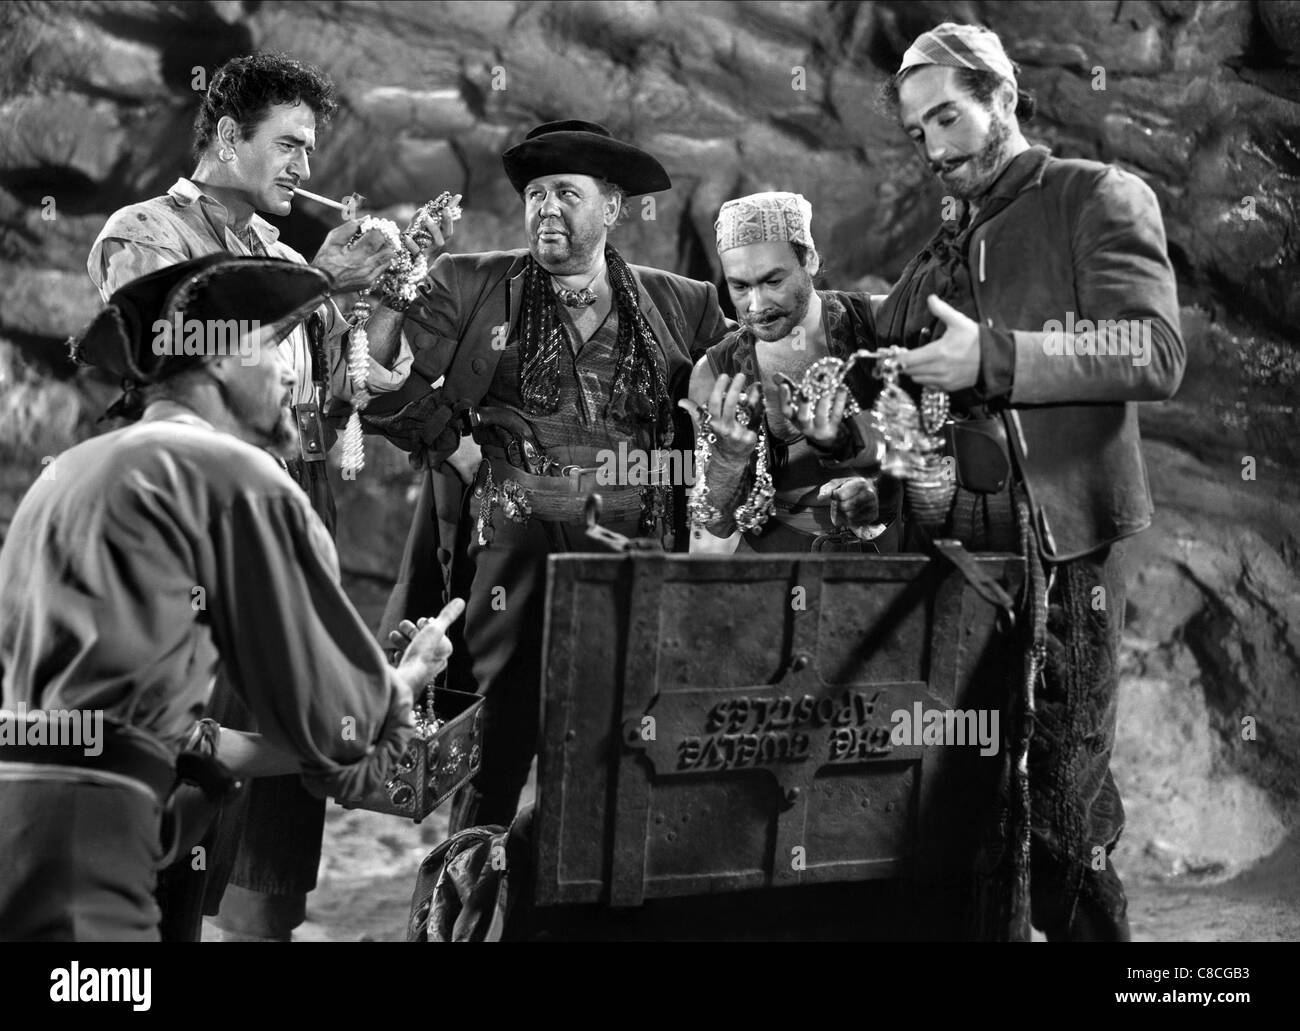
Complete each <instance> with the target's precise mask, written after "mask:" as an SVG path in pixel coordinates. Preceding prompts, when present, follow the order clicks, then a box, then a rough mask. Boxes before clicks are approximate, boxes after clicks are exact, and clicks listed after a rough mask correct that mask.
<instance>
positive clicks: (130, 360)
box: [71, 254, 330, 386]
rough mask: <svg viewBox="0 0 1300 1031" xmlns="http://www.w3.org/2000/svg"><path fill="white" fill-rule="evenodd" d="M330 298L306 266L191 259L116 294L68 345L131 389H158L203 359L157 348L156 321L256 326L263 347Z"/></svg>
mask: <svg viewBox="0 0 1300 1031" xmlns="http://www.w3.org/2000/svg"><path fill="white" fill-rule="evenodd" d="M329 292H330V280H329V277H328V276H326V275H325V273H323V272H321V271H320V270H318V269H315V268H312V267H311V266H310V265H297V264H294V263H293V262H291V261H284V260H282V259H280V258H260V257H258V258H237V257H232V256H230V255H228V254H210V255H207V256H206V257H202V258H194V259H192V260H190V261H183V262H181V263H180V264H179V265H171V266H169V267H168V268H165V269H160V270H159V271H157V272H151V273H150V274H149V275H146V276H141V277H140V278H139V279H135V280H132V281H131V282H130V283H127V284H126V285H125V286H124V287H122V288H121V289H119V290H117V291H116V292H115V293H114V294H113V296H112V297H110V298H109V299H108V305H107V306H106V307H105V308H104V310H103V311H101V312H100V313H99V314H98V315H96V316H95V318H94V320H93V321H92V322H91V323H90V325H89V326H87V327H86V329H85V330H84V331H83V332H82V333H81V335H80V336H79V337H77V338H75V339H74V340H72V341H71V352H72V357H73V358H74V359H75V360H77V361H81V362H85V363H86V364H88V365H94V366H96V367H97V368H101V369H104V370H105V371H106V372H108V373H110V374H112V375H114V376H117V377H120V378H121V379H123V380H125V381H129V383H130V384H132V385H135V386H141V385H145V384H149V383H157V382H158V381H159V380H162V379H166V378H167V377H168V376H170V375H172V374H174V373H177V372H180V371H181V370H182V369H184V368H187V367H191V366H194V365H197V364H199V363H201V362H203V361H205V360H207V359H208V357H209V356H207V355H194V354H183V353H176V352H177V351H178V350H180V349H179V348H172V347H168V348H158V347H155V346H154V342H155V341H156V340H157V338H158V337H159V335H160V334H159V333H158V332H157V330H156V329H155V327H156V326H158V324H159V322H160V321H161V322H162V323H164V324H166V325H168V326H170V325H171V323H172V322H173V320H174V319H175V318H176V316H177V315H180V316H182V317H183V318H184V319H185V320H190V319H197V320H200V321H208V320H214V321H215V320H221V321H223V322H224V321H227V320H232V319H233V320H236V321H240V322H244V323H245V324H247V323H251V322H256V323H259V324H260V325H261V326H264V327H268V328H269V327H275V328H276V338H275V339H274V340H270V341H268V340H267V339H265V338H263V339H262V340H261V341H260V343H261V345H262V346H268V345H273V344H274V343H278V341H279V340H282V339H283V338H284V337H285V336H287V335H288V334H289V332H290V331H291V330H292V329H293V327H294V326H295V325H296V324H297V323H298V322H299V321H301V320H302V319H303V318H305V317H306V316H307V315H308V313H310V312H311V311H312V310H313V309H314V308H315V307H316V306H317V305H319V304H320V303H321V301H323V300H324V299H325V298H326V297H327V296H328V295H329ZM164 332H166V330H164ZM160 350H161V351H163V353H162V354H159V353H158V352H159V351H160Z"/></svg>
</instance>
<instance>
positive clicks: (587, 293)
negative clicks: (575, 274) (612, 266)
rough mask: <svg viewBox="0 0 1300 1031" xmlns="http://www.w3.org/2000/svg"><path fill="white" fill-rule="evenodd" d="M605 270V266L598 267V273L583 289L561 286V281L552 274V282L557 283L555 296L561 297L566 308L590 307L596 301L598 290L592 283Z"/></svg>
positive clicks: (560, 299)
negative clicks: (593, 287) (592, 286)
mask: <svg viewBox="0 0 1300 1031" xmlns="http://www.w3.org/2000/svg"><path fill="white" fill-rule="evenodd" d="M604 271H605V269H604V268H603V267H602V268H599V269H597V270H596V274H595V275H594V276H592V277H591V278H590V279H589V280H587V285H586V286H584V287H583V288H582V289H581V290H570V289H569V288H568V287H567V286H560V283H559V281H558V280H557V279H556V278H555V277H554V276H552V277H551V282H552V283H554V284H555V296H556V297H558V298H559V301H560V303H561V304H562V305H564V306H565V307H566V308H590V307H591V306H592V305H593V304H595V303H596V291H595V290H593V289H592V288H591V285H592V284H593V283H594V282H596V280H597V279H598V278H600V274H601V273H602V272H604Z"/></svg>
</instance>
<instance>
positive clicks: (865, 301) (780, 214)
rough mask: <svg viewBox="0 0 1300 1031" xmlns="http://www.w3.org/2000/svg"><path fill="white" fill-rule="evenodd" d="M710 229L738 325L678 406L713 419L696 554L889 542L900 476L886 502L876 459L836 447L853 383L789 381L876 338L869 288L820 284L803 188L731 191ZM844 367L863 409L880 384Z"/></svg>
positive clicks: (700, 365) (697, 501)
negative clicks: (799, 387) (828, 386)
mask: <svg viewBox="0 0 1300 1031" xmlns="http://www.w3.org/2000/svg"><path fill="white" fill-rule="evenodd" d="M716 230H717V245H718V256H719V258H720V259H721V261H722V270H723V274H724V275H725V277H726V281H727V288H728V290H729V291H730V292H731V299H732V301H733V302H734V303H735V306H736V317H737V318H738V319H739V320H740V328H739V329H737V330H735V331H734V332H732V333H729V334H728V335H727V336H726V337H725V338H724V339H723V340H721V341H719V342H718V343H717V344H715V345H714V346H713V347H711V348H709V350H708V351H707V352H706V353H705V355H704V357H703V358H701V359H700V360H699V361H698V362H697V363H696V365H695V370H694V372H693V373H692V374H691V387H690V395H691V400H690V402H684V403H683V406H684V407H689V408H690V409H693V410H696V411H697V412H698V415H697V417H698V418H699V419H700V420H701V421H707V426H701V427H698V428H697V433H699V434H700V435H701V437H702V438H704V439H706V440H708V441H709V443H708V450H707V452H703V451H701V452H700V455H701V457H702V458H703V457H704V456H705V454H707V460H706V461H705V462H703V463H701V462H699V461H697V463H696V468H695V475H696V481H697V485H696V488H695V493H694V500H693V503H692V520H693V523H694V526H693V532H692V539H691V550H692V551H707V552H718V551H723V552H725V551H730V550H732V549H733V548H738V549H739V550H741V551H748V550H754V551H769V552H772V551H811V550H813V549H814V547H816V548H817V549H818V550H835V551H868V552H876V551H883V550H895V549H896V547H897V542H896V540H895V537H896V527H894V528H890V527H889V524H890V523H891V522H892V521H893V517H894V515H895V513H896V511H897V495H898V491H897V485H896V484H895V483H894V482H893V481H886V482H885V484H884V492H885V497H884V503H883V505H882V499H881V497H880V496H879V492H878V487H877V480H876V478H875V477H874V476H868V475H863V473H869V474H874V473H878V472H879V469H878V466H877V465H876V463H875V461H874V456H872V457H869V458H868V460H867V461H866V463H865V464H866V466H867V468H865V469H852V468H845V467H840V466H837V465H836V463H835V462H834V461H833V460H832V459H831V457H830V454H829V452H830V450H831V449H832V447H833V446H834V445H835V443H836V438H837V436H838V434H839V433H840V426H841V423H842V416H843V414H844V410H845V406H846V404H847V402H848V398H849V392H848V391H847V390H846V389H845V388H841V389H840V391H839V393H838V395H829V394H828V395H826V396H823V397H822V398H820V399H819V400H818V401H817V402H816V403H815V404H813V403H811V402H804V403H803V404H802V405H799V406H796V405H795V404H794V402H793V399H792V393H791V390H790V387H789V385H788V383H787V381H791V380H792V381H794V382H799V381H800V380H801V379H802V378H803V375H804V372H805V371H806V370H807V369H808V368H809V367H811V366H812V365H813V364H814V363H816V362H818V361H821V360H823V359H825V358H828V357H836V358H847V357H848V355H849V354H851V353H852V352H853V351H855V350H857V349H859V348H869V347H872V346H873V341H874V337H875V326H874V321H873V319H872V316H871V305H870V298H869V297H868V296H867V295H866V294H854V293H842V292H839V291H833V290H824V291H822V290H815V289H814V288H813V278H814V276H816V274H817V272H818V270H819V269H820V266H821V258H820V257H819V256H818V254H817V248H816V246H815V244H814V243H813V238H812V205H811V204H809V203H808V201H807V200H805V199H804V198H803V197H802V196H800V195H799V194H797V193H756V194H752V195H750V196H748V197H741V198H739V199H737V200H729V201H727V203H725V204H724V205H723V206H722V210H721V211H720V212H719V214H718V221H717V225H716ZM850 376H851V379H850V381H849V382H850V385H851V386H852V387H853V388H854V389H853V394H854V396H855V398H856V399H857V400H858V401H859V403H864V404H865V407H867V408H869V407H870V405H871V401H872V400H873V399H874V394H875V393H876V391H877V390H878V386H879V385H878V383H877V382H876V381H873V380H871V379H870V378H869V377H866V376H864V375H862V373H861V369H860V368H859V367H855V368H854V369H853V370H852V372H851V374H850ZM760 392H761V400H762V405H761V407H759V401H760ZM751 412H758V413H760V414H761V421H754V420H753V419H752V417H751V415H750V413H751ZM844 425H845V432H847V430H848V427H847V423H845V424H844ZM701 466H703V467H701ZM765 470H767V471H768V473H767V475H770V476H771V485H770V489H771V491H772V496H771V498H770V504H769V502H768V499H767V498H765V497H764V496H763V493H764V490H765V488H766V487H767V484H766V482H765V476H764V471H765ZM887 530H890V531H891V532H888V533H886V531H887Z"/></svg>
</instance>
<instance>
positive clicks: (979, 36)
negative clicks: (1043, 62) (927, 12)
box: [898, 21, 1016, 85]
mask: <svg viewBox="0 0 1300 1031" xmlns="http://www.w3.org/2000/svg"><path fill="white" fill-rule="evenodd" d="M922 64H938V65H943V66H945V67H948V68H973V69H975V70H976V71H981V72H992V73H993V74H994V75H1000V76H1002V78H1004V79H1009V80H1011V83H1012V85H1015V84H1016V72H1015V69H1014V68H1013V67H1012V65H1011V58H1009V57H1007V52H1006V51H1005V50H1003V49H1002V40H1000V39H998V35H997V33H996V32H993V31H991V30H989V29H985V28H982V27H980V26H979V25H958V24H957V23H956V22H950V21H946V22H944V23H943V24H942V25H936V26H935V27H934V28H932V29H931V30H930V31H929V32H923V33H921V34H920V35H919V36H917V37H916V41H915V42H914V43H913V44H912V45H911V46H910V47H908V48H907V52H906V53H905V54H903V63H902V64H900V65H899V66H898V73H899V74H900V75H901V74H902V73H903V72H905V71H907V69H909V68H913V67H915V66H917V65H922Z"/></svg>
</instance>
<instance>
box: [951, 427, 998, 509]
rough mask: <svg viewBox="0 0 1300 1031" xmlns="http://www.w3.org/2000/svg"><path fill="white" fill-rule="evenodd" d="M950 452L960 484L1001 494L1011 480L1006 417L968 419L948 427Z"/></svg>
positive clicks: (973, 489)
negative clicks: (1003, 419)
mask: <svg viewBox="0 0 1300 1031" xmlns="http://www.w3.org/2000/svg"><path fill="white" fill-rule="evenodd" d="M947 436H948V451H949V453H950V454H951V455H952V456H953V459H954V461H955V462H956V466H957V483H958V485H959V486H961V487H963V488H965V489H966V490H970V491H974V492H975V493H977V494H999V493H1001V492H1002V491H1004V490H1006V488H1007V483H1008V482H1010V479H1011V457H1010V453H1009V452H1008V450H1007V431H1006V427H1005V426H1003V424H1002V420H1001V419H997V418H990V419H966V420H963V421H961V422H952V423H949V424H948V426H947Z"/></svg>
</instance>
